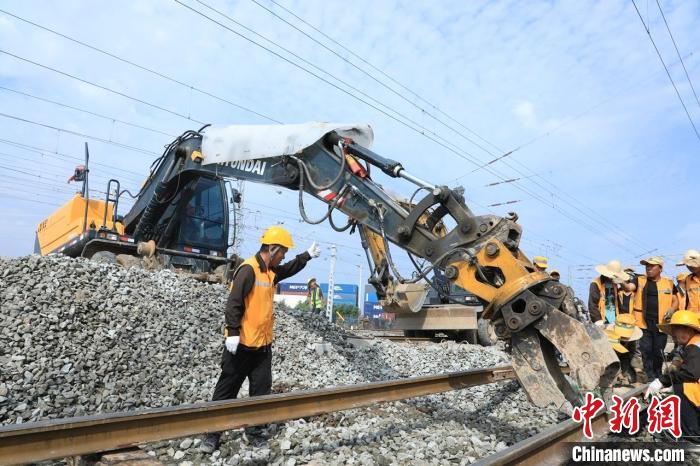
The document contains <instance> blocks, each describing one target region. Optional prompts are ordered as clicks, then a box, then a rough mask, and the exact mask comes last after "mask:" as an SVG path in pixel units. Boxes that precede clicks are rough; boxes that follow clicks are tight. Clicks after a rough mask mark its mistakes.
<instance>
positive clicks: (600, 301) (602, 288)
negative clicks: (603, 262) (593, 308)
mask: <svg viewBox="0 0 700 466" xmlns="http://www.w3.org/2000/svg"><path fill="white" fill-rule="evenodd" d="M593 283H595V284H596V286H597V287H598V291H599V292H600V298H599V299H598V310H599V311H600V317H601V319H603V321H605V285H604V284H603V281H602V280H601V279H600V277H598V278H596V279H595V280H593ZM613 301H615V317H617V315H618V314H619V313H620V306H619V304H618V301H617V292H616V291H615V284H614V283H613ZM608 323H610V324H614V323H615V322H608Z"/></svg>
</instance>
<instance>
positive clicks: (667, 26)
mask: <svg viewBox="0 0 700 466" xmlns="http://www.w3.org/2000/svg"><path fill="white" fill-rule="evenodd" d="M656 5H657V6H658V7H659V12H660V13H661V17H662V18H663V19H664V24H665V25H666V30H667V31H668V35H669V36H670V37H671V42H673V48H675V49H676V54H677V55H678V60H679V61H680V62H681V66H682V67H683V72H684V73H685V77H686V78H687V79H688V84H690V88H691V89H692V90H693V95H694V96H695V102H697V104H698V107H700V99H698V94H697V92H695V86H693V81H692V80H691V79H690V75H689V74H688V70H687V69H686V67H685V63H684V62H683V57H681V52H680V51H679V50H678V44H676V39H675V38H674V37H673V33H672V32H671V27H670V26H669V25H668V21H666V15H665V14H664V10H663V9H662V8H661V3H660V2H659V0H656Z"/></svg>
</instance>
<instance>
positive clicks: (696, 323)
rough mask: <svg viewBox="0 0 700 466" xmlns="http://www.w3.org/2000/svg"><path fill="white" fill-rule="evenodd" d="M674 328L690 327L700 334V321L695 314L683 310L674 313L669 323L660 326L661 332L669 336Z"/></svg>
mask: <svg viewBox="0 0 700 466" xmlns="http://www.w3.org/2000/svg"><path fill="white" fill-rule="evenodd" d="M673 327H689V328H692V329H693V330H695V331H696V332H699V333H700V319H698V315H697V314H696V313H695V312H693V311H688V310H686V309H681V310H680V311H676V312H674V313H673V315H672V316H671V321H670V322H669V323H667V324H659V330H661V331H662V332H664V333H666V334H669V335H670V334H671V332H672V330H673Z"/></svg>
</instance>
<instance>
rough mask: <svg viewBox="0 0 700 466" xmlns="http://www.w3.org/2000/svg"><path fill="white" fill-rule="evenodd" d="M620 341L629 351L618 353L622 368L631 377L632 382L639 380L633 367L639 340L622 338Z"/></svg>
mask: <svg viewBox="0 0 700 466" xmlns="http://www.w3.org/2000/svg"><path fill="white" fill-rule="evenodd" d="M620 343H621V344H622V346H624V347H625V348H627V350H628V351H629V352H628V353H620V354H618V355H617V356H618V358H619V359H620V370H621V372H622V373H623V374H625V375H627V377H629V378H630V382H632V383H635V382H637V373H636V372H635V371H634V369H633V368H632V356H634V352H635V351H636V349H637V342H636V341H623V340H620Z"/></svg>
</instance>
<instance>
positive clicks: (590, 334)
mask: <svg viewBox="0 0 700 466" xmlns="http://www.w3.org/2000/svg"><path fill="white" fill-rule="evenodd" d="M511 344H512V355H513V361H512V364H513V368H514V370H515V373H516V375H517V377H518V380H519V381H520V383H521V385H522V386H523V387H524V389H525V392H526V393H527V395H528V398H529V399H530V401H531V402H532V403H533V404H535V405H536V406H539V407H545V406H548V405H554V406H555V407H556V408H558V409H559V410H560V411H562V412H565V413H567V414H570V412H571V409H572V408H573V406H578V405H580V404H581V401H582V400H581V395H580V393H581V392H582V391H592V390H595V389H598V390H600V394H601V395H602V396H603V398H605V399H606V400H609V399H610V396H611V395H612V392H611V387H612V382H613V380H614V379H615V376H616V374H617V372H618V370H619V365H620V363H619V361H618V359H617V356H616V355H615V353H614V352H613V350H612V348H611V347H610V345H609V344H608V343H607V338H606V337H605V336H604V335H603V333H602V332H601V331H600V330H599V329H598V328H597V327H596V326H595V325H592V324H590V323H584V322H579V321H577V320H576V319H574V318H572V317H570V316H568V315H566V314H564V313H563V312H561V311H560V310H558V309H551V310H550V311H549V312H548V313H547V314H546V315H545V316H544V317H543V318H542V319H540V321H538V322H537V323H536V324H535V325H534V326H532V327H531V328H528V329H525V330H523V331H521V332H518V333H515V334H513V335H512V337H511ZM564 361H566V363H567V364H566V366H567V369H568V370H567V371H566V372H567V374H565V372H564V370H563V369H564V368H563V367H562V365H563V362H564Z"/></svg>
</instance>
